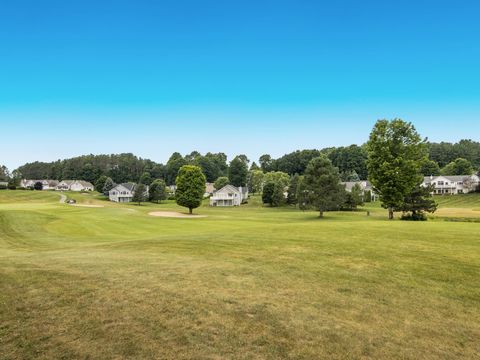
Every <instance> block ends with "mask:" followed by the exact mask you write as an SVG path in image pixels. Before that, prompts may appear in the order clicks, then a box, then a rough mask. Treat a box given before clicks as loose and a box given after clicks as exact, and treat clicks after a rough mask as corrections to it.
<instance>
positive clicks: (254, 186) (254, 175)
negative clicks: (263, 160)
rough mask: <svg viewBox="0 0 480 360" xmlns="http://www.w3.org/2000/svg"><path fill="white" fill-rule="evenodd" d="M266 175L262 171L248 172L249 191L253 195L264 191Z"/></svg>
mask: <svg viewBox="0 0 480 360" xmlns="http://www.w3.org/2000/svg"><path fill="white" fill-rule="evenodd" d="M263 178H264V174H263V171H262V170H250V171H249V172H248V191H250V192H251V193H252V194H255V193H261V192H262V189H263Z"/></svg>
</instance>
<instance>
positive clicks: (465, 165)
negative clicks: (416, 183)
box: [442, 158, 474, 175]
mask: <svg viewBox="0 0 480 360" xmlns="http://www.w3.org/2000/svg"><path fill="white" fill-rule="evenodd" d="M473 173H474V169H473V166H472V163H471V162H470V161H468V160H467V159H463V158H458V159H455V161H452V162H451V163H449V164H447V165H446V166H445V167H444V168H443V169H442V175H472V174H473Z"/></svg>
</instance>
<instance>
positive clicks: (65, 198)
mask: <svg viewBox="0 0 480 360" xmlns="http://www.w3.org/2000/svg"><path fill="white" fill-rule="evenodd" d="M59 195H60V200H59V201H58V202H59V203H60V204H64V203H65V202H66V201H67V197H66V196H65V195H64V194H59Z"/></svg>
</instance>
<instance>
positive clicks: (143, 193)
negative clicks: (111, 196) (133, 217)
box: [132, 184, 147, 205]
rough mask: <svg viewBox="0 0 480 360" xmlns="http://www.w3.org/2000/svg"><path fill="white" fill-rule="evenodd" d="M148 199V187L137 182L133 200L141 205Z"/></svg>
mask: <svg viewBox="0 0 480 360" xmlns="http://www.w3.org/2000/svg"><path fill="white" fill-rule="evenodd" d="M146 199H147V187H146V186H145V185H144V184H137V185H136V186H135V190H134V192H133V197H132V202H136V203H138V205H140V204H141V203H142V202H144V201H145V200H146Z"/></svg>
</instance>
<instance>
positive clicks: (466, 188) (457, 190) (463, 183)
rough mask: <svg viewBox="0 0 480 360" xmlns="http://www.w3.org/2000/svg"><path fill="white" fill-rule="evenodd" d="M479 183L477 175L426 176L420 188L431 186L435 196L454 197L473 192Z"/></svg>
mask: <svg viewBox="0 0 480 360" xmlns="http://www.w3.org/2000/svg"><path fill="white" fill-rule="evenodd" d="M479 183H480V178H479V177H478V176H477V175H458V176H446V175H440V176H426V177H425V178H424V179H423V183H422V186H428V185H433V194H436V195H444V194H447V195H456V194H466V193H469V192H471V191H475V189H476V188H477V186H478V184H479Z"/></svg>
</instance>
